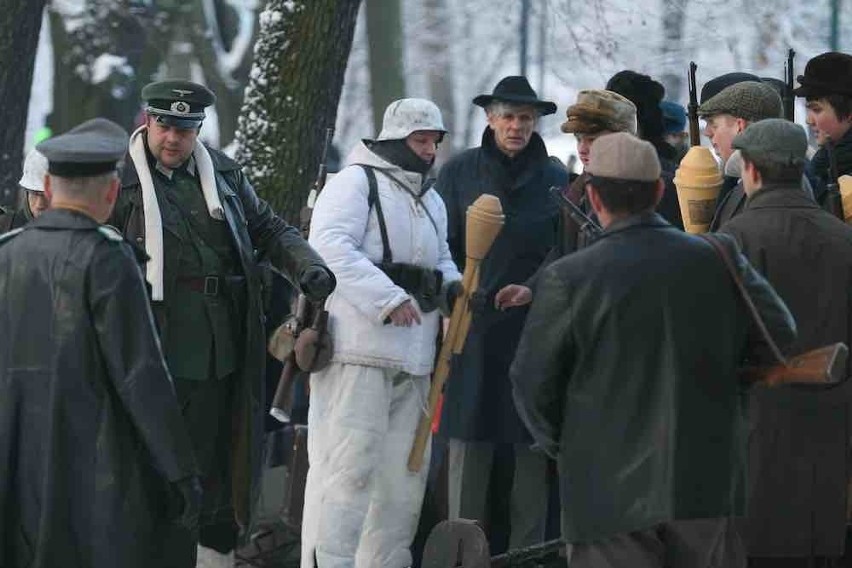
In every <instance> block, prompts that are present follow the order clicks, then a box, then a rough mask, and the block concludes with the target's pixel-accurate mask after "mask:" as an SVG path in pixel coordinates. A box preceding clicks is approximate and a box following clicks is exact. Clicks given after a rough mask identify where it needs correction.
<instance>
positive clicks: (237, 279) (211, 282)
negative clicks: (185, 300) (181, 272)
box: [178, 276, 246, 296]
mask: <svg viewBox="0 0 852 568" xmlns="http://www.w3.org/2000/svg"><path fill="white" fill-rule="evenodd" d="M245 280H246V279H245V278H244V277H242V276H187V277H180V278H178V284H180V285H181V286H184V287H185V288H188V289H189V290H192V291H193V292H198V293H200V294H204V295H205V296H219V295H221V294H223V293H224V292H225V291H226V288H233V287H234V286H239V285H242V284H245Z"/></svg>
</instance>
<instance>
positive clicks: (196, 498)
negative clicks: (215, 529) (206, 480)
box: [171, 475, 202, 531]
mask: <svg viewBox="0 0 852 568" xmlns="http://www.w3.org/2000/svg"><path fill="white" fill-rule="evenodd" d="M171 490H172V501H173V503H174V505H175V506H173V507H171V509H172V510H173V515H174V516H173V518H172V520H173V521H174V522H175V523H177V524H179V525H181V526H182V527H184V528H186V529H187V530H189V531H195V530H196V529H197V528H198V515H199V514H200V513H201V494H202V490H201V482H200V481H199V479H198V477H196V476H194V475H193V476H191V477H184V478H183V479H181V480H179V481H175V482H174V483H172V485H171Z"/></svg>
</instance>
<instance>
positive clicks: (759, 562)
mask: <svg viewBox="0 0 852 568" xmlns="http://www.w3.org/2000/svg"><path fill="white" fill-rule="evenodd" d="M840 566H842V564H841V563H840V559H839V558H829V557H827V556H814V557H812V558H810V557H809V558H769V557H766V558H764V557H759V556H750V557H749V559H748V568H835V567H837V568H839V567H840Z"/></svg>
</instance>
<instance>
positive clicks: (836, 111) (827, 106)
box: [793, 51, 852, 204]
mask: <svg viewBox="0 0 852 568" xmlns="http://www.w3.org/2000/svg"><path fill="white" fill-rule="evenodd" d="M798 81H799V85H800V86H799V87H798V88H796V89H794V90H793V94H795V95H796V96H797V97H804V99H805V100H806V101H807V109H808V115H807V123H808V126H809V127H810V129H811V132H812V133H813V135H814V138H815V139H816V143H817V144H818V145H819V147H820V148H819V150H817V152H816V154H814V157H813V158H812V159H811V162H810V164H809V165H808V167H807V169H806V173H807V175H808V177H809V179H810V181H811V184H812V185H813V190H814V197H815V198H816V200H817V202H818V203H820V204H822V203H823V202H824V201H825V195H826V185H827V184H828V183H829V182H833V181H836V180H831V179H830V177H831V174H830V173H829V159H828V158H829V156H828V150H827V146H828V145H829V144H831V145H832V148H833V154H834V159H835V160H836V162H837V175H838V176H841V175H844V174H850V173H852V133H850V131H852V55H849V54H848V53H839V52H836V51H829V52H826V53H823V54H821V55H817V56H816V57H814V58H813V59H811V60H810V61H808V63H807V65H806V66H805V74H804V75H799V76H798Z"/></svg>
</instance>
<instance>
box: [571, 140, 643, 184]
mask: <svg viewBox="0 0 852 568" xmlns="http://www.w3.org/2000/svg"><path fill="white" fill-rule="evenodd" d="M586 173H588V174H589V175H590V176H592V183H594V178H608V179H620V180H629V181H644V182H649V181H657V180H658V179H660V159H659V157H658V156H657V150H656V149H655V148H654V145H653V144H651V143H650V142H646V141H644V140H640V139H639V138H637V137H636V136H634V135H633V134H630V133H628V132H616V133H614V134H604V135H603V136H601V137H600V138H598V139H596V140H595V141H594V142H592V147H591V149H590V150H589V164H588V165H587V166H586Z"/></svg>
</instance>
